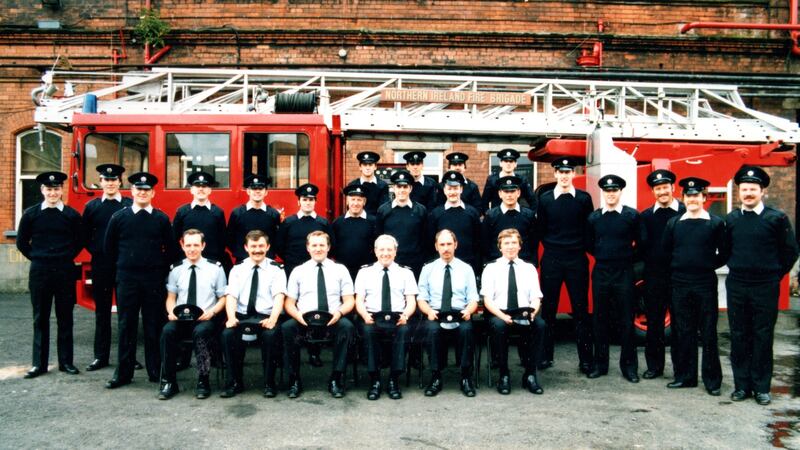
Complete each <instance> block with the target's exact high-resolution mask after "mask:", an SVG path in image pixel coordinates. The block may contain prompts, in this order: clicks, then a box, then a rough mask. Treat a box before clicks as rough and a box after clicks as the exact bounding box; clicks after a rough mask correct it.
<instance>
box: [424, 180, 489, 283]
mask: <svg viewBox="0 0 800 450" xmlns="http://www.w3.org/2000/svg"><path fill="white" fill-rule="evenodd" d="M465 182H466V179H465V178H464V175H461V174H460V173H459V172H456V171H454V170H450V171H447V172H445V173H444V175H443V176H442V191H443V192H444V194H445V197H446V198H447V201H446V202H445V204H444V205H441V206H437V207H436V208H434V209H433V211H431V212H430V214H429V215H428V239H427V242H433V241H434V235H436V233H438V232H439V231H441V230H445V229H446V230H450V231H452V232H453V233H455V234H456V239H458V248H457V249H456V257H457V258H458V259H460V260H462V261H464V262H465V263H467V264H469V265H470V266H472V270H473V271H477V270H478V269H479V268H480V253H481V245H480V242H481V213H480V212H478V210H477V209H475V208H473V207H472V206H469V205H466V204H464V201H463V200H461V193H462V192H463V190H464V187H463V186H464V183H465Z"/></svg>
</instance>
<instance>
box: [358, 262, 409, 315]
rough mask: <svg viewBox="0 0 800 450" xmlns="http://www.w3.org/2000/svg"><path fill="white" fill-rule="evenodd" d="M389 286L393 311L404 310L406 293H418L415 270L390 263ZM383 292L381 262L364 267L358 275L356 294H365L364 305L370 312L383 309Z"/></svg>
mask: <svg viewBox="0 0 800 450" xmlns="http://www.w3.org/2000/svg"><path fill="white" fill-rule="evenodd" d="M389 288H390V292H391V299H392V311H394V312H402V311H403V310H404V309H405V308H406V298H405V296H406V295H417V281H416V280H415V279H414V272H412V271H411V270H410V269H407V268H405V267H403V266H401V265H399V264H397V263H395V262H393V263H392V264H390V265H389ZM382 293H383V265H382V264H381V263H379V262H376V263H374V264H371V265H369V266H367V267H363V268H362V269H361V270H359V271H358V275H356V294H357V295H363V296H364V305H365V306H366V307H367V311H369V312H378V311H381V303H382V299H383V297H382Z"/></svg>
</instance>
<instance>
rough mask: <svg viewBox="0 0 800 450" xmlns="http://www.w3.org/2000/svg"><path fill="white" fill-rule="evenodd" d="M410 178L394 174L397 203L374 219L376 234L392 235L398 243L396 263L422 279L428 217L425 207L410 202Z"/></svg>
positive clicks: (384, 207)
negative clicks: (420, 274) (420, 275)
mask: <svg viewBox="0 0 800 450" xmlns="http://www.w3.org/2000/svg"><path fill="white" fill-rule="evenodd" d="M411 182H412V179H411V174H410V173H408V172H407V171H405V170H398V171H397V172H395V173H393V174H392V185H393V187H392V189H393V191H394V200H392V201H391V202H390V203H384V204H383V205H381V207H380V208H378V215H377V216H376V217H375V234H377V235H379V236H380V235H381V234H389V235H391V236H393V237H394V238H395V239H397V243H398V248H397V263H398V264H401V265H404V266H408V267H410V268H411V271H412V272H414V276H415V277H419V273H420V271H421V270H422V264H423V262H424V261H425V255H426V254H427V252H428V249H427V248H426V246H425V245H424V242H425V236H426V234H425V229H426V228H425V226H426V225H425V222H426V219H427V217H428V213H427V210H426V209H425V207H424V206H422V205H420V204H419V203H417V202H414V201H412V200H411V193H412V192H413V188H412V187H411Z"/></svg>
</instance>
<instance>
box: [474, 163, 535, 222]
mask: <svg viewBox="0 0 800 450" xmlns="http://www.w3.org/2000/svg"><path fill="white" fill-rule="evenodd" d="M519 156H520V155H519V152H518V151H516V150H514V149H513V148H507V149H505V150H501V151H500V153H498V154H497V157H498V158H500V173H498V174H497V175H489V177H488V178H486V184H485V185H484V186H483V210H484V212H485V211H488V210H490V209H492V208H494V207H495V206H500V203H502V200H501V199H500V196H499V195H498V191H499V185H498V181H499V180H500V178H502V177H513V176H515V174H514V171H515V170H516V169H517V160H518V159H519ZM520 179H521V180H522V181H521V182H520V185H519V188H520V191H521V193H522V198H523V199H524V200H525V202H526V206H527V207H528V208H530V209H531V210H533V212H534V213H535V212H536V208H537V203H538V200H537V198H536V196H535V195H534V194H533V189H532V188H531V185H530V184H529V183H528V182H527V181H526V180H525V179H524V178H522V177H520Z"/></svg>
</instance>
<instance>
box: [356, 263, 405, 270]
mask: <svg viewBox="0 0 800 450" xmlns="http://www.w3.org/2000/svg"><path fill="white" fill-rule="evenodd" d="M371 265H372V264H364V265H363V266H361V268H362V269H366V268H367V267H369V266H371ZM398 265H399V264H398Z"/></svg>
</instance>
